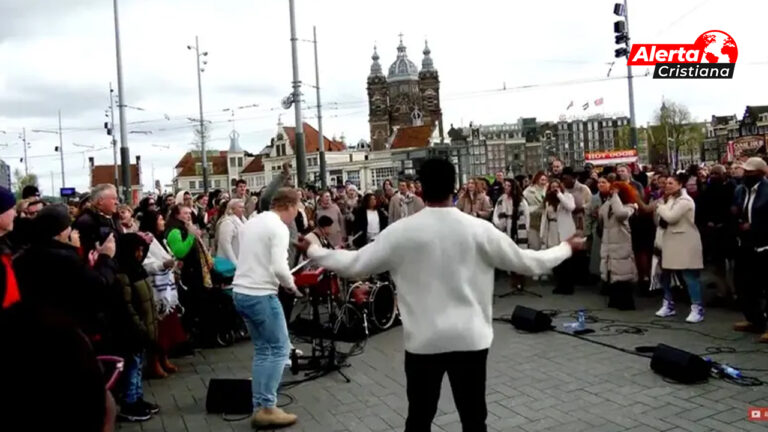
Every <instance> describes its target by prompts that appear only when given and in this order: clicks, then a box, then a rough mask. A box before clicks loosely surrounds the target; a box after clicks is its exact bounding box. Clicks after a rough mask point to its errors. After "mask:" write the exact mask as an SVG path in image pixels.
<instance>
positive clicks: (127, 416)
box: [117, 402, 152, 422]
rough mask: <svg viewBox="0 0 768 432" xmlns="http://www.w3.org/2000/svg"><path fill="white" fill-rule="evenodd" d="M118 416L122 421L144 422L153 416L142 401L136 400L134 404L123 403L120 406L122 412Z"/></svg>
mask: <svg viewBox="0 0 768 432" xmlns="http://www.w3.org/2000/svg"><path fill="white" fill-rule="evenodd" d="M117 418H118V419H120V420H121V421H128V422H143V421H147V420H149V419H150V418H152V413H151V412H149V410H148V409H147V408H145V407H144V406H143V405H142V404H141V402H134V403H132V404H123V405H122V406H121V407H120V413H119V414H118V415H117Z"/></svg>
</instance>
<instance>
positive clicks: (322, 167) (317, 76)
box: [312, 26, 328, 189]
mask: <svg viewBox="0 0 768 432" xmlns="http://www.w3.org/2000/svg"><path fill="white" fill-rule="evenodd" d="M312 43H314V44H315V89H316V90H317V134H318V137H317V142H318V143H320V186H321V187H322V188H323V189H325V188H327V187H328V180H327V178H326V174H325V169H326V168H325V139H324V138H323V110H322V104H321V103H320V66H319V63H318V60H317V29H316V27H315V26H312Z"/></svg>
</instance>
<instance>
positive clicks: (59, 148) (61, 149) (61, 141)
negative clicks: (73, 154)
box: [24, 110, 65, 187]
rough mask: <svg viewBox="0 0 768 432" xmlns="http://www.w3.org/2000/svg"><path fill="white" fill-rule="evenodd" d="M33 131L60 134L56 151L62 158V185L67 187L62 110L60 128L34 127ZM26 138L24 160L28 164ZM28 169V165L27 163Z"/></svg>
mask: <svg viewBox="0 0 768 432" xmlns="http://www.w3.org/2000/svg"><path fill="white" fill-rule="evenodd" d="M32 132H36V133H47V134H54V135H58V136H59V145H58V146H57V147H56V151H57V152H59V158H60V160H61V187H65V174H64V138H63V136H62V131H61V110H59V129H58V130H45V129H32ZM26 147H27V146H26V139H25V144H24V148H25V150H24V153H25V157H24V162H25V164H26V160H27V158H26ZM25 169H26V165H25Z"/></svg>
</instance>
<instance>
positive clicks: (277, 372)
mask: <svg viewBox="0 0 768 432" xmlns="http://www.w3.org/2000/svg"><path fill="white" fill-rule="evenodd" d="M234 299H235V307H236V308H237V311H238V312H239V313H240V315H242V317H243V319H244V320H245V324H246V325H247V326H248V331H249V332H250V334H251V340H252V341H253V367H252V376H251V390H252V391H253V410H254V411H257V410H258V409H259V408H272V407H275V406H276V405H277V388H278V387H279V386H280V380H281V379H282V377H283V369H284V368H285V361H286V360H288V356H289V354H290V349H291V343H290V340H289V339H288V327H287V326H286V324H285V315H284V314H283V307H282V306H281V305H280V301H279V300H278V299H277V295H265V296H252V295H246V294H240V293H235V294H234Z"/></svg>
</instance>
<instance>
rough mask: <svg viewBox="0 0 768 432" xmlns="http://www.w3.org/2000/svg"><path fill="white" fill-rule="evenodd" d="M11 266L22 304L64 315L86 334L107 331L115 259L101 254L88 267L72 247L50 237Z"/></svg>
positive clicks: (30, 248)
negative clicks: (93, 264) (93, 263)
mask: <svg viewBox="0 0 768 432" xmlns="http://www.w3.org/2000/svg"><path fill="white" fill-rule="evenodd" d="M13 267H14V272H15V273H16V279H17V281H18V285H19V291H20V293H21V297H22V299H23V300H24V303H31V304H33V305H35V306H38V307H43V308H47V309H55V310H58V311H60V312H61V313H63V314H66V315H67V316H69V317H70V318H71V319H73V320H74V321H75V322H76V323H77V324H78V325H79V326H80V328H81V330H82V331H83V332H84V333H85V334H86V335H89V336H93V335H96V334H99V335H100V334H102V333H104V332H105V331H106V330H107V325H106V315H107V314H108V306H107V305H108V303H109V290H110V286H112V284H113V283H114V281H115V273H116V270H117V269H116V267H115V263H114V260H112V259H111V258H109V257H108V256H106V255H101V256H99V257H98V259H97V260H96V263H95V266H94V267H93V268H90V266H89V265H88V264H86V263H85V261H83V260H82V259H81V258H80V256H79V255H78V253H77V249H76V248H75V247H73V246H71V245H68V244H65V243H62V242H59V241H58V240H53V239H50V240H47V241H44V242H39V243H34V244H32V246H30V247H29V248H28V249H26V250H24V251H23V252H22V253H21V254H20V255H19V256H18V257H16V259H15V260H14V261H13Z"/></svg>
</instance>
